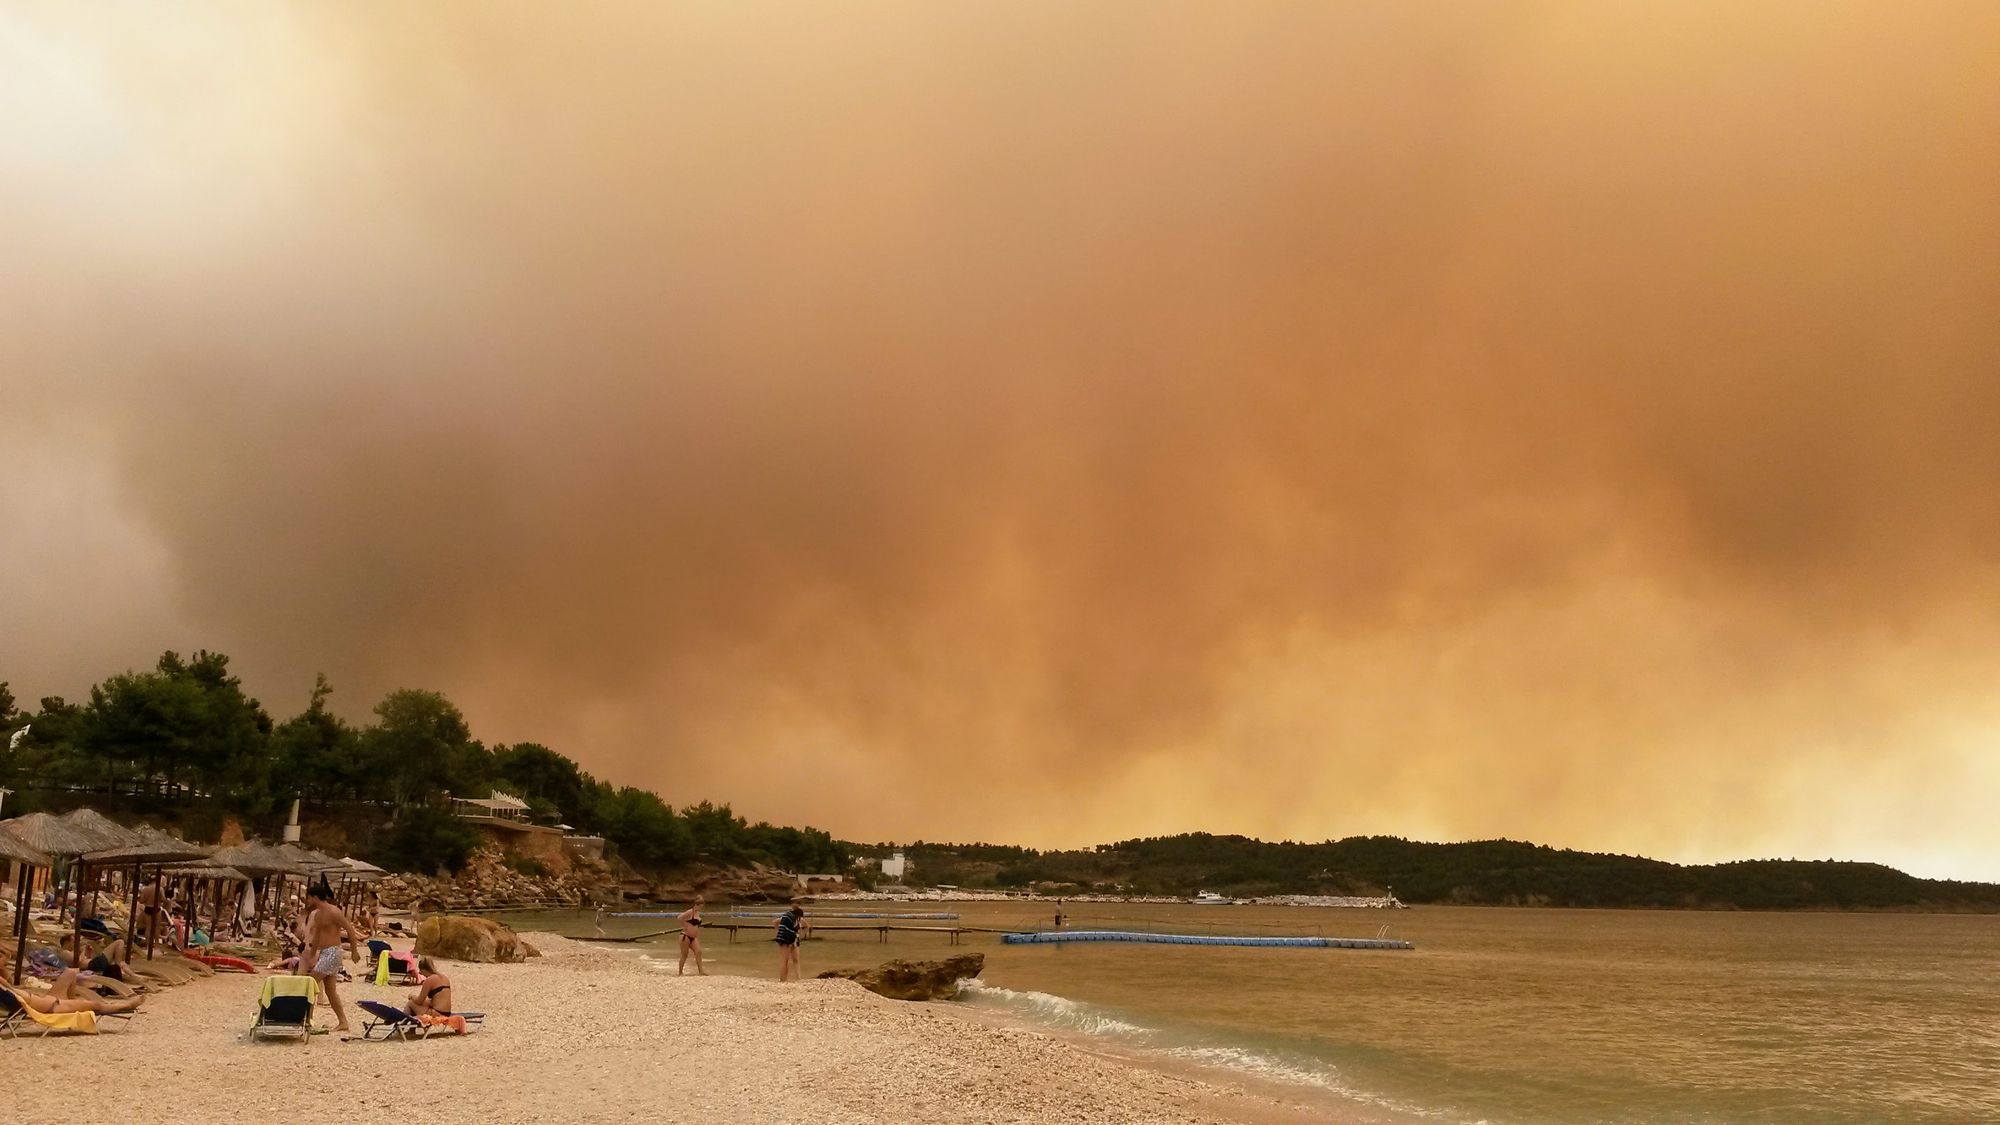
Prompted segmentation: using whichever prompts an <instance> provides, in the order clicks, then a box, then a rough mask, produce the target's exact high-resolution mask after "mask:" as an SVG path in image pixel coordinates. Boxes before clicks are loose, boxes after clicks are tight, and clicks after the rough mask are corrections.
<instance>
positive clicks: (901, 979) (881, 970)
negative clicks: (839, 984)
mask: <svg viewBox="0 0 2000 1125" xmlns="http://www.w3.org/2000/svg"><path fill="white" fill-rule="evenodd" d="M985 967H986V955H985V954H984V953H962V954H960V955H958V956H957V957H950V958H946V959H945V960H943V961H888V962H885V963H883V964H880V965H877V966H875V967H874V968H872V969H831V970H828V971H827V972H824V973H821V974H820V979H821V980H825V979H827V978H829V977H840V978H842V979H845V980H851V981H853V982H854V983H856V984H858V985H860V986H861V987H863V988H865V989H867V990H868V991H870V992H873V993H875V994H876V995H878V996H887V997H888V998H889V999H891V1000H950V999H952V998H953V997H955V996H957V995H958V982H959V981H962V980H967V979H970V978H972V977H976V976H978V975H979V971H980V970H981V969H983V968H985Z"/></svg>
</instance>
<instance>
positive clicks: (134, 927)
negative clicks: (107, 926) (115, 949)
mask: <svg viewBox="0 0 2000 1125" xmlns="http://www.w3.org/2000/svg"><path fill="white" fill-rule="evenodd" d="M125 890H126V892H127V894H126V897H127V899H128V900H129V901H128V902H127V903H126V906H125V944H124V949H123V951H122V953H121V955H120V956H119V958H118V963H119V964H120V965H127V964H130V963H131V961H132V946H133V945H134V944H135V943H137V942H138V940H139V865H138V864H136V863H135V864H133V865H132V885H131V886H129V887H127V888H125Z"/></svg>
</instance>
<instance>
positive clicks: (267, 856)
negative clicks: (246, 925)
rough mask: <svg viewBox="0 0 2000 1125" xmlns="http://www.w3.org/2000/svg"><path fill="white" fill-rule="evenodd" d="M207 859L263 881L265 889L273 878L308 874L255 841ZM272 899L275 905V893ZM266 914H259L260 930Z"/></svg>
mask: <svg viewBox="0 0 2000 1125" xmlns="http://www.w3.org/2000/svg"><path fill="white" fill-rule="evenodd" d="M209 858H210V859H212V860H214V861H215V862H217V863H224V864H228V865H229V866H231V867H234V868H235V869H236V870H238V871H241V872H243V873H244V874H245V875H248V876H250V877H251V878H252V879H263V880H265V884H266V886H267V887H271V886H272V884H271V880H272V879H273V878H276V879H278V880H283V879H284V878H285V877H287V876H291V875H298V876H301V877H303V876H305V875H307V874H310V872H309V870H308V869H307V868H305V867H302V866H300V865H299V864H298V863H297V862H295V861H294V860H292V859H291V858H290V857H288V856H286V855H285V854H284V853H282V852H280V851H279V850H278V849H277V848H274V847H272V846H271V845H269V844H265V843H261V842H259V841H256V840H245V841H244V842H243V843H241V844H237V845H235V846H234V847H228V848H222V849H219V850H218V851H216V853H215V854H214V855H212V856H210V857H209ZM272 898H273V902H274V904H275V901H276V894H275V892H274V893H273V895H272ZM266 913H268V912H264V913H260V915H259V918H258V925H259V927H260V928H261V927H262V924H263V918H264V916H265V914H266Z"/></svg>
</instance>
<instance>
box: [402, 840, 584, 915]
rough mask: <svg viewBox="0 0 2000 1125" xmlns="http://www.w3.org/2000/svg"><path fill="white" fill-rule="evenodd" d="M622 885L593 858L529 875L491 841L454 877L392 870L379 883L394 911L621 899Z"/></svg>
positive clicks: (473, 855)
mask: <svg viewBox="0 0 2000 1125" xmlns="http://www.w3.org/2000/svg"><path fill="white" fill-rule="evenodd" d="M617 888H618V884H617V880H616V879H615V878H614V877H613V876H612V874H611V870H610V869H609V868H608V867H606V866H605V865H604V864H603V863H601V862H599V861H595V860H574V861H572V865H571V870H570V871H569V872H567V873H565V874H561V875H530V874H527V873H525V872H523V871H520V870H518V869H516V868H515V867H514V866H512V865H510V864H509V863H508V862H507V856H506V854H505V853H503V852H502V851H501V850H500V849H499V848H496V847H492V846H490V845H489V846H487V847H483V848H480V849H479V850H478V851H476V852H474V853H472V858H471V859H470V860H468V861H467V862H466V864H465V870H463V871H460V872H459V873H458V874H457V875H456V876H454V877H453V878H450V879H439V878H435V877H433V876H429V875H411V874H404V875H391V876H389V877H388V878H386V879H383V880H382V881H381V882H378V883H376V884H375V886H374V889H375V891H376V893H378V894H380V895H381V896H382V905H383V906H385V907H388V908H389V909H391V910H408V909H411V908H415V909H418V910H423V911H427V912H428V911H432V910H472V909H479V908H485V907H495V906H584V905H588V904H590V903H593V902H616V901H618V889H617Z"/></svg>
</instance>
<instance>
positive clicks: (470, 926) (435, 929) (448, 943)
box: [417, 914, 541, 962]
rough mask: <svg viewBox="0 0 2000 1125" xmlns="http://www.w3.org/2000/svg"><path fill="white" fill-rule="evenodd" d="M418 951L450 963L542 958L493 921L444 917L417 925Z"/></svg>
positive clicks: (538, 953) (451, 915) (516, 936)
mask: <svg viewBox="0 0 2000 1125" xmlns="http://www.w3.org/2000/svg"><path fill="white" fill-rule="evenodd" d="M417 952H418V953H422V954H426V955H428V956H431V957H439V958H443V959H444V960H447V961H502V962H505V961H525V960H527V959H528V958H530V957H539V956H541V954H540V952H539V951H537V950H536V949H535V947H534V946H532V945H529V944H528V943H527V942H525V941H522V940H521V938H520V935H518V934H516V933H515V932H514V931H513V930H511V929H508V928H507V927H506V926H503V925H501V924H500V923H498V922H495V921H493V920H492V919H491V918H470V917H467V916H465V915H462V914H441V915H437V916H434V917H430V918H426V919H424V920H423V921H422V922H420V923H418V924H417Z"/></svg>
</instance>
